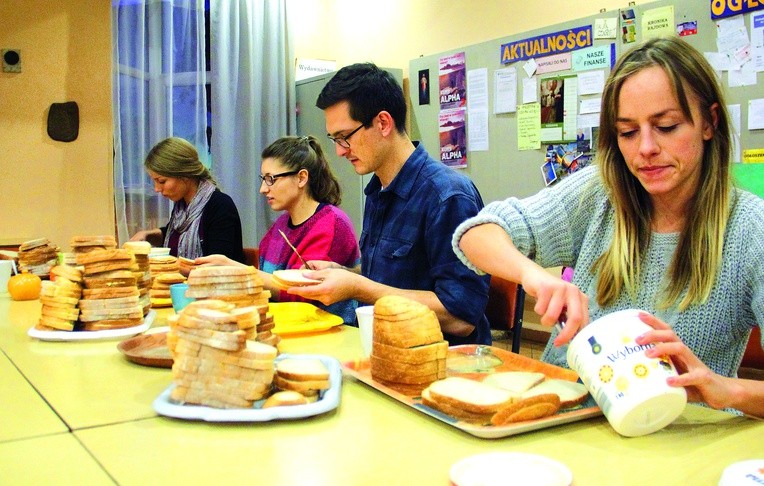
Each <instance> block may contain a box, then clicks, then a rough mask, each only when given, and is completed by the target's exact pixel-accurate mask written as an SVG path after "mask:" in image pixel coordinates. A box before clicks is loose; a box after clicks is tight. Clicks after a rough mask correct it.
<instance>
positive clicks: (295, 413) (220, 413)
mask: <svg viewBox="0 0 764 486" xmlns="http://www.w3.org/2000/svg"><path fill="white" fill-rule="evenodd" d="M285 358H296V359H319V360H321V362H322V363H324V365H325V366H326V368H327V369H328V370H329V389H328V390H325V391H324V392H323V393H322V394H321V397H320V398H319V400H318V401H317V402H314V403H308V404H307V405H291V406H288V407H271V408H265V409H263V408H259V407H260V406H261V405H262V402H263V401H264V400H260V401H258V402H255V406H254V408H231V409H223V408H212V407H204V406H201V405H180V404H178V403H174V402H172V401H171V400H170V393H171V392H172V389H173V388H175V385H174V384H172V385H170V386H169V387H168V388H167V389H166V390H165V391H163V392H162V394H161V395H159V396H158V397H157V398H156V399H155V400H154V403H153V407H154V410H155V411H156V412H157V413H158V414H160V415H164V416H166V417H173V418H179V419H185V420H204V421H207V422H267V421H270V420H288V419H297V418H303V417H310V416H313V415H318V414H322V413H325V412H328V411H329V410H334V409H335V408H337V406H338V405H339V403H340V390H341V388H342V367H341V366H340V363H339V361H337V360H336V359H334V358H331V357H329V356H323V355H317V354H299V355H297V354H282V355H280V356H278V357H277V358H276V362H278V361H280V360H282V359H285Z"/></svg>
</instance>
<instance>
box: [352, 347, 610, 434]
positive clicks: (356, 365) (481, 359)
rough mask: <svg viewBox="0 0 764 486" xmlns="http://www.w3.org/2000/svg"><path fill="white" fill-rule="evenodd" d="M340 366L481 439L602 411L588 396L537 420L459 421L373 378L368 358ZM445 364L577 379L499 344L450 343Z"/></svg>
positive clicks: (450, 371) (467, 373)
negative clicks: (578, 403) (501, 422)
mask: <svg viewBox="0 0 764 486" xmlns="http://www.w3.org/2000/svg"><path fill="white" fill-rule="evenodd" d="M342 366H343V368H344V371H345V373H346V374H348V375H350V376H352V377H354V378H356V379H357V380H359V381H361V382H363V383H365V384H367V385H369V386H371V387H372V388H374V389H376V390H379V391H380V392H382V393H384V394H386V395H389V396H390V397H392V398H394V399H396V400H398V401H399V402H401V403H403V404H404V405H408V406H409V407H412V408H413V409H414V410H417V411H419V412H422V413H424V414H425V415H429V416H430V417H433V418H435V419H438V420H440V421H441V422H444V423H446V424H448V425H451V426H452V427H456V428H457V429H460V430H462V431H464V432H467V433H468V434H471V435H474V436H476V437H481V438H484V439H498V438H501V437H508V436H511V435H516V434H522V433H524V432H530V431H533V430H539V429H545V428H547V427H554V426H556V425H562V424H567V423H570V422H577V421H579V420H584V419H588V418H591V417H596V416H599V415H602V411H601V410H600V409H599V407H597V406H596V404H595V403H594V400H593V399H592V398H591V397H589V398H588V399H587V400H586V402H584V405H582V406H579V407H575V408H570V409H565V410H561V411H560V412H558V413H557V414H555V415H552V416H549V417H544V418H541V419H537V420H528V421H526V422H518V423H515V424H509V425H502V426H493V425H474V424H470V423H467V422H461V421H459V420H458V419H456V418H454V417H451V416H450V415H446V414H444V413H442V412H440V411H438V410H435V409H433V408H430V407H428V406H426V405H424V404H423V403H422V399H421V397H419V396H408V395H406V394H404V393H402V392H400V391H398V390H394V389H393V388H390V387H389V386H386V385H384V384H382V383H379V382H378V381H375V380H374V379H373V378H372V377H371V371H370V365H369V360H368V359H364V360H355V361H348V362H346V363H343V365H342ZM446 368H447V370H446V374H447V375H448V376H462V377H465V378H470V379H474V380H482V379H483V378H485V377H486V376H487V375H489V374H491V373H497V372H501V371H529V370H532V371H538V372H541V373H544V374H546V375H547V376H550V377H554V378H561V379H567V380H570V381H576V380H577V378H578V376H577V375H576V373H575V372H573V371H571V370H566V369H564V368H560V367H557V366H554V365H551V364H548V363H543V362H541V361H538V360H534V359H531V358H527V357H525V356H520V355H518V354H515V353H512V352H510V351H507V350H504V349H501V348H495V347H493V346H479V345H474V344H469V345H463V346H452V347H451V348H449V351H448V357H447V358H446Z"/></svg>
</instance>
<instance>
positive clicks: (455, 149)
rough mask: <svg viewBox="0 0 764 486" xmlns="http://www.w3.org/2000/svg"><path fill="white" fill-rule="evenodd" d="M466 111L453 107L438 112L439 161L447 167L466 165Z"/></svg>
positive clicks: (462, 166)
mask: <svg viewBox="0 0 764 486" xmlns="http://www.w3.org/2000/svg"><path fill="white" fill-rule="evenodd" d="M466 111H467V110H466V109H465V108H453V109H450V110H442V111H441V112H440V117H439V120H438V126H439V127H440V161H441V162H443V163H444V164H446V165H447V166H449V167H453V168H464V167H467V130H466V127H465V125H464V119H465V113H466Z"/></svg>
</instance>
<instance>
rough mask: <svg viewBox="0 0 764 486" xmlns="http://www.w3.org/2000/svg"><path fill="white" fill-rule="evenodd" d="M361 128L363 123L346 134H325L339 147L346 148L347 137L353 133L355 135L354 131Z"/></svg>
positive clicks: (348, 144)
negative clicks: (338, 135)
mask: <svg viewBox="0 0 764 486" xmlns="http://www.w3.org/2000/svg"><path fill="white" fill-rule="evenodd" d="M361 128H363V124H361V126H360V127H358V128H356V129H355V130H353V131H352V132H350V133H348V134H347V135H343V136H341V137H332V136H331V135H329V134H327V135H326V136H327V137H329V140H331V141H332V142H334V143H336V144H337V145H339V146H340V147H342V148H346V149H347V148H350V142H349V141H348V139H349V138H350V137H352V136H353V135H355V132H357V131H358V130H360V129H361Z"/></svg>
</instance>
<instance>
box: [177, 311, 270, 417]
mask: <svg viewBox="0 0 764 486" xmlns="http://www.w3.org/2000/svg"><path fill="white" fill-rule="evenodd" d="M256 316H257V312H256V310H254V309H250V310H247V311H244V310H243V309H236V308H235V307H234V306H233V304H231V303H228V302H224V301H220V300H201V301H196V302H192V303H191V304H189V305H188V306H186V307H185V308H184V309H183V310H182V311H181V312H180V314H179V315H177V316H172V318H170V319H169V323H170V331H169V333H168V335H167V344H168V347H169V348H170V352H171V353H172V355H173V366H172V374H173V380H174V382H175V385H176V386H175V388H174V389H173V390H172V392H171V399H172V400H174V401H176V402H180V403H191V404H198V405H205V406H209V407H215V408H251V407H252V406H253V404H254V402H255V401H257V400H260V399H261V398H264V397H265V396H267V395H268V394H269V393H270V390H271V384H272V382H273V374H274V364H273V363H274V359H275V358H276V355H277V354H278V351H277V350H276V348H274V347H273V346H269V345H267V344H263V343H258V342H255V341H251V340H248V339H247V334H248V333H247V331H248V330H249V329H251V326H252V325H253V322H254V320H255V319H256Z"/></svg>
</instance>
